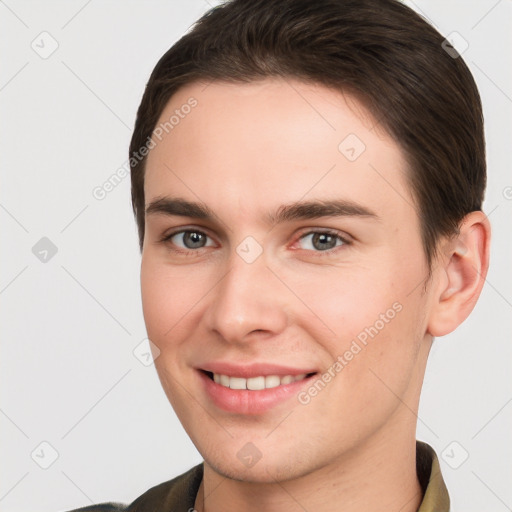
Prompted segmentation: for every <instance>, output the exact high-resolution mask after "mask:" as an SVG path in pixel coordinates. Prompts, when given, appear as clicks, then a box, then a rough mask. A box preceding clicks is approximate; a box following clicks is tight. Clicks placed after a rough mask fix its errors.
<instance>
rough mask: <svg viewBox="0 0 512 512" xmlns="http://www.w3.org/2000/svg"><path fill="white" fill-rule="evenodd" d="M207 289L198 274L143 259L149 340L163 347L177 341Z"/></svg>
mask: <svg viewBox="0 0 512 512" xmlns="http://www.w3.org/2000/svg"><path fill="white" fill-rule="evenodd" d="M205 286H206V285H205V281H204V280H202V279H201V278H200V276H198V275H197V273H194V272H190V271H189V272H185V271H183V268H173V267H172V266H170V265H165V264H161V263H157V262H155V261H153V260H152V259H151V258H149V257H147V258H144V257H143V259H142V264H141V296H142V309H143V313H144V321H145V323H146V329H147V331H148V335H149V338H150V339H152V340H153V341H155V342H157V341H159V342H160V343H159V344H162V343H164V344H165V343H168V342H169V341H170V340H171V339H172V338H175V337H176V333H177V332H179V331H180V330H182V328H183V325H185V324H186V322H187V321H188V318H189V317H192V316H193V315H194V307H195V306H196V305H197V304H198V303H199V302H200V300H201V297H202V296H203V295H204V294H205V293H206V290H207V288H205ZM152 336H153V338H152Z"/></svg>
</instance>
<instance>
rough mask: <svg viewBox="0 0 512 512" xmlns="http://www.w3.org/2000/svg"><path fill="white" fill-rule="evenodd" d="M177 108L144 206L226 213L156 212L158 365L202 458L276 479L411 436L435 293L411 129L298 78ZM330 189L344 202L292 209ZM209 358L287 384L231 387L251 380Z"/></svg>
mask: <svg viewBox="0 0 512 512" xmlns="http://www.w3.org/2000/svg"><path fill="white" fill-rule="evenodd" d="M190 97H193V98H195V99H196V100H197V105H196V106H194V107H192V108H187V107H183V106H184V105H186V104H187V102H188V100H189V98H190ZM346 101H348V103H346ZM189 104H190V103H189ZM176 110H178V112H177V113H176V112H175V111H176ZM173 115H174V116H175V117H174V118H173V121H172V124H173V126H174V127H173V128H172V130H169V129H168V131H169V133H168V134H165V131H164V132H163V134H164V137H161V139H162V140H161V141H159V140H158V138H156V137H153V140H154V142H155V143H156V146H155V147H154V148H153V149H152V150H151V151H150V154H149V156H148V159H147V167H146V177H145V197H146V207H147V206H149V205H150V204H151V203H152V202H154V201H155V200H156V199H160V198H163V197H167V198H170V199H177V198H179V199H183V200H186V201H189V202H193V203H200V204H201V205H203V206H204V207H206V208H207V209H209V210H210V211H211V212H212V215H213V216H212V217H210V218H198V217H196V216H193V215H192V216H187V215H185V216H181V215H178V214H174V215H166V214H164V213H152V214H149V215H147V216H146V232H145V240H144V249H143V255H142V268H141V285H142V299H143V309H144V318H145V322H146V326H147V331H148V336H149V338H150V339H151V340H152V342H153V343H154V344H155V345H156V346H157V347H158V349H159V350H160V355H159V356H158V357H157V358H156V362H155V364H156V368H157V371H158V374H159V377H160V380H161V382H162V385H163V387H164V389H165V392H166V394H167V396H168V398H169V400H170V402H171V404H172V406H173V407H174V409H175V411H176V413H177V415H178V417H179V419H180V420H181V422H182V424H183V426H184V428H185V429H186V431H187V433H188V434H189V436H190V438H191V439H192V441H193V442H194V444H195V445H196V447H197V448H198V450H199V452H200V453H201V455H202V456H203V457H204V459H205V461H206V463H207V464H208V465H209V466H211V467H212V468H214V469H215V470H216V471H217V472H219V473H220V474H223V475H226V476H230V477H232V478H235V479H241V480H250V481H260V482H267V481H268V482H273V481H274V480H276V479H277V480H286V479H290V478H294V477H298V476H301V475H305V474H308V473H311V472H312V471H314V470H316V469H319V468H322V467H329V466H333V467H334V466H335V465H338V464H339V462H340V461H344V462H345V463H346V464H349V463H350V460H352V458H353V457H355V456H357V455H361V454H364V453H375V450H385V451H388V452H389V453H390V454H392V453H393V451H394V450H395V447H396V440H397V439H402V440H403V439H404V438H405V439H407V442H408V443H414V436H415V426H416V416H415V414H414V411H415V410H417V404H418V400H419V393H420V388H421V383H422V380H423V373H424V369H425V364H426V360H427V355H428V350H429V348H430V343H431V337H430V336H429V335H428V333H427V323H428V318H429V311H430V308H431V306H432V302H433V301H432V294H431V293H430V292H429V291H427V292H426V293H425V290H424V280H425V278H426V275H427V265H426V259H425V254H424V251H423V247H422V243H421V235H420V223H419V218H418V215H417V212H416V211H415V208H414V206H413V205H414V199H413V197H412V194H411V191H410V189H409V187H408V185H407V182H406V173H407V172H408V171H407V168H406V163H405V161H404V157H403V155H402V153H401V151H400V149H399V147H398V146H397V144H396V143H395V142H394V141H393V140H392V139H391V138H390V137H388V136H386V135H385V134H384V133H383V132H382V130H381V129H378V128H377V129H375V128H372V127H373V124H374V123H373V121H372V119H371V118H370V117H369V116H368V115H367V114H365V111H364V110H363V109H362V107H361V106H360V104H359V103H357V102H356V101H355V100H354V99H351V98H350V97H344V96H343V95H342V94H341V93H340V92H337V91H334V90H331V89H328V88H325V87H322V86H312V85H306V84H304V83H301V82H299V81H294V80H287V81H283V80H277V79H272V80H271V79H267V80H264V81H262V82H258V83H251V84H227V83H219V82H214V83H211V84H210V85H208V86H207V87H205V85H204V84H192V85H188V86H186V87H184V88H183V89H181V90H180V91H179V92H178V93H177V94H175V95H174V96H173V97H172V99H171V101H170V103H169V104H168V105H167V107H166V109H165V111H164V112H163V114H162V116H161V118H160V122H165V121H167V120H169V118H171V116H173ZM176 116H177V117H176ZM178 118H179V121H177V119H178ZM168 126H169V125H168ZM161 132H162V130H160V132H159V133H161ZM363 144H364V146H363ZM329 201H338V202H340V203H341V205H342V206H343V207H342V208H340V210H339V211H338V214H337V215H335V214H333V210H331V211H330V212H327V213H328V215H325V212H323V213H322V215H323V216H321V217H316V218H315V217H311V215H310V216H309V217H307V216H306V217H301V216H300V215H296V216H288V217H286V216H281V217H279V215H278V214H279V213H280V212H283V211H284V208H285V207H286V206H287V205H291V204H294V203H303V202H308V203H309V202H322V203H324V204H325V203H327V202H329ZM310 213H311V210H310ZM270 216H273V217H274V218H276V217H277V221H276V222H275V223H274V224H272V223H271V222H270ZM183 231H187V232H188V233H183ZM326 231H328V232H329V233H330V235H325V232H326ZM173 232H174V233H176V234H175V235H174V236H172V237H170V238H169V239H168V241H166V242H163V241H160V240H161V239H162V238H164V236H166V235H170V234H171V233H173ZM322 233H324V235H322ZM338 237H340V238H338ZM435 279H436V277H435V274H434V281H435ZM336 363H338V364H336ZM257 365H260V366H257ZM266 365H268V366H270V365H277V366H280V367H282V368H271V367H268V368H267V367H266ZM203 370H206V371H217V373H222V374H227V375H228V376H233V377H242V376H246V377H251V379H250V380H249V381H247V382H248V383H249V385H250V387H256V388H258V387H261V385H262V384H263V382H266V383H267V384H269V385H270V386H272V385H275V384H276V383H277V382H280V383H281V379H279V380H278V381H276V378H275V377H270V376H272V375H277V377H280V378H282V382H284V384H280V385H279V387H273V388H268V389H265V390H248V389H245V390H240V389H228V388H227V387H225V386H224V385H223V384H228V383H229V385H231V386H232V387H234V388H236V387H238V386H245V385H246V381H244V380H241V379H231V380H229V381H228V380H227V377H223V381H222V383H215V382H214V381H212V380H210V378H209V376H208V375H206V373H205V372H204V371H203ZM311 372H316V375H314V376H312V377H307V378H305V379H302V380H297V381H294V382H293V383H287V382H288V381H290V380H291V379H290V378H286V377H285V375H292V376H296V375H299V374H303V373H308V374H309V373H311ZM265 376H267V377H269V378H268V379H266V381H265V379H262V378H261V377H265ZM258 377H260V378H258ZM408 447H409V448H411V444H410V445H408ZM260 457H261V458H260ZM258 459H259V460H258Z"/></svg>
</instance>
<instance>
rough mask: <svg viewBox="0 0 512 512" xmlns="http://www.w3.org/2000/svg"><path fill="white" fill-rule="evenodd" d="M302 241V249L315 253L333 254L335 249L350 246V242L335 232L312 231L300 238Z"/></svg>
mask: <svg viewBox="0 0 512 512" xmlns="http://www.w3.org/2000/svg"><path fill="white" fill-rule="evenodd" d="M299 241H302V242H303V243H302V247H301V248H302V249H305V250H313V251H314V252H323V253H325V252H327V253H331V252H333V249H334V248H336V247H339V246H343V245H349V244H350V241H349V240H347V239H346V238H344V237H342V236H341V235H340V234H338V233H336V232H333V231H310V232H308V233H306V234H305V235H302V236H301V237H300V238H299Z"/></svg>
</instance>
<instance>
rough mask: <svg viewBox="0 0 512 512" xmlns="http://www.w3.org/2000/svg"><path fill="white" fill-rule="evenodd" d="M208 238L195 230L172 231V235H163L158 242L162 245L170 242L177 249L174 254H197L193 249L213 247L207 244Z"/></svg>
mask: <svg viewBox="0 0 512 512" xmlns="http://www.w3.org/2000/svg"><path fill="white" fill-rule="evenodd" d="M209 238H210V237H209V236H208V235H207V234H206V233H203V232H202V231H198V230H196V229H188V230H186V229H184V230H181V231H174V232H173V233H169V234H168V235H165V236H164V237H163V238H162V239H161V240H160V241H161V242H164V243H168V242H170V243H172V244H173V245H175V246H176V247H178V248H179V249H178V250H177V251H176V252H187V251H192V252H197V251H194V249H202V248H203V247H210V246H212V245H215V244H214V243H209V244H208V239H209ZM210 240H211V239H210Z"/></svg>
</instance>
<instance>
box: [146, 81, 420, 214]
mask: <svg viewBox="0 0 512 512" xmlns="http://www.w3.org/2000/svg"><path fill="white" fill-rule="evenodd" d="M153 141H154V143H155V146H154V147H153V149H152V150H151V151H150V153H149V155H148V159H147V162H146V177H145V198H146V205H147V204H148V203H149V202H151V200H152V199H154V198H155V197H158V196H161V195H168V194H171V195H174V196H180V197H185V198H188V199H190V200H194V201H200V202H204V203H207V204H208V205H209V206H210V207H211V208H212V209H213V210H214V211H215V210H216V209H224V210H225V209H226V208H227V206H228V205H230V206H231V207H232V208H233V210H232V213H233V214H235V215H236V216H237V217H240V216H243V215H244V214H245V213H246V212H250V211H261V210H262V208H264V207H265V209H267V208H266V207H267V206H268V210H270V209H272V207H275V206H278V205H279V204H281V203H286V202H290V201H297V200H299V199H313V198H325V199H327V198H338V197H342V198H345V199H347V200H352V201H361V202H363V203H366V204H367V205H371V207H372V209H377V210H378V209H385V210H387V211H389V212H392V213H395V214H396V213H398V214H405V215H410V213H411V209H413V206H412V205H413V198H412V195H411V192H410V189H409V186H408V185H407V179H406V176H407V175H406V173H407V163H406V161H405V158H404V156H403V153H402V151H401V148H400V147H399V145H398V144H397V143H396V142H395V141H394V140H393V139H392V138H391V137H390V136H388V135H387V134H386V133H385V132H384V131H383V130H382V128H381V127H378V126H376V123H375V120H374V119H373V118H372V116H371V115H370V114H369V113H368V112H367V111H366V109H365V108H364V107H363V105H362V104H361V103H360V102H358V101H357V100H356V99H355V98H354V97H352V96H350V95H348V94H344V93H342V92H340V91H336V90H333V89H330V88H327V87H325V86H321V85H317V84H306V83H303V82H300V81H297V80H291V79H286V80H284V79H277V78H276V79H265V80H261V81H258V82H251V83H245V84H233V83H224V82H212V83H209V84H205V83H192V84H189V85H187V86H185V87H183V88H182V89H180V90H179V91H178V92H177V93H176V94H175V95H174V96H173V97H172V98H171V100H170V101H169V103H168V104H167V106H166V107H165V109H164V111H163V112H162V115H161V116H160V119H159V121H158V123H157V126H156V128H155V131H154V133H153Z"/></svg>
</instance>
